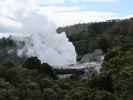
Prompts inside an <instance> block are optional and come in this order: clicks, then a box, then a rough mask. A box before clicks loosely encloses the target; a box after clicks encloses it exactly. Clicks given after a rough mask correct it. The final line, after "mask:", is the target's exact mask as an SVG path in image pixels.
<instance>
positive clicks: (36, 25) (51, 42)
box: [18, 14, 76, 65]
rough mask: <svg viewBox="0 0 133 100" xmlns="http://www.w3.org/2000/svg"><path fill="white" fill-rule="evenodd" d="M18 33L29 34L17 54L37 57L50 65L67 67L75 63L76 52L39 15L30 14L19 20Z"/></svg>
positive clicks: (49, 22) (46, 20) (64, 38)
mask: <svg viewBox="0 0 133 100" xmlns="http://www.w3.org/2000/svg"><path fill="white" fill-rule="evenodd" d="M21 21H22V28H21V30H20V31H19V32H20V33H24V34H26V35H27V34H29V37H28V38H27V39H24V40H25V46H24V48H23V49H21V50H18V53H19V54H23V53H25V54H26V55H28V56H37V57H38V58H39V59H40V60H41V61H42V62H47V63H48V64H50V65H69V64H75V63H76V52H75V48H74V46H73V44H72V43H71V42H69V40H68V39H67V37H66V34H65V33H61V34H58V33H56V25H55V24H54V23H53V22H51V21H49V20H48V18H46V17H44V16H41V15H39V14H31V15H29V16H26V17H25V18H23V19H21Z"/></svg>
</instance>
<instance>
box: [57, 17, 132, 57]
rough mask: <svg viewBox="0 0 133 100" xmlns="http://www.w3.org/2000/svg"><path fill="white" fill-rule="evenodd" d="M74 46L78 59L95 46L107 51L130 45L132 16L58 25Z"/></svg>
mask: <svg viewBox="0 0 133 100" xmlns="http://www.w3.org/2000/svg"><path fill="white" fill-rule="evenodd" d="M57 32H59V33H60V32H66V34H67V36H68V38H69V40H70V41H72V42H73V44H74V46H75V47H76V51H77V53H78V57H79V59H80V58H81V57H82V56H83V55H85V54H86V53H88V52H92V51H94V50H95V49H97V48H100V49H102V50H103V51H104V52H107V50H108V49H110V48H113V47H115V46H125V45H127V46H132V42H133V18H130V19H125V20H108V21H105V22H95V23H88V24H76V25H73V26H67V27H60V28H58V29H57Z"/></svg>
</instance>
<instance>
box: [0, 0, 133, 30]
mask: <svg viewBox="0 0 133 100" xmlns="http://www.w3.org/2000/svg"><path fill="white" fill-rule="evenodd" d="M132 4H133V0H0V32H14V31H16V30H19V29H20V28H21V27H22V26H23V21H24V18H25V17H27V16H29V15H30V16H31V14H39V15H41V16H44V17H47V18H48V19H50V20H52V21H53V22H55V24H56V25H57V26H66V25H72V24H77V23H87V22H95V21H104V20H109V19H115V18H125V17H131V16H132V15H133V6H132ZM29 19H30V18H29ZM36 24H39V23H37V21H36ZM38 26H39V25H38Z"/></svg>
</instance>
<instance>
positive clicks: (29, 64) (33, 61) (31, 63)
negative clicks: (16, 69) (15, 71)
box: [23, 57, 41, 69]
mask: <svg viewBox="0 0 133 100" xmlns="http://www.w3.org/2000/svg"><path fill="white" fill-rule="evenodd" d="M40 65H41V61H40V60H39V59H38V58H37V57H30V58H28V59H27V60H26V61H25V62H24V64H23V67H25V68H28V69H39V67H40Z"/></svg>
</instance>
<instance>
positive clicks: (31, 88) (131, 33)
mask: <svg viewBox="0 0 133 100" xmlns="http://www.w3.org/2000/svg"><path fill="white" fill-rule="evenodd" d="M57 31H58V32H62V31H66V33H67V36H68V37H69V39H70V41H72V42H73V44H74V45H75V47H76V51H77V53H78V57H79V59H80V58H81V57H82V56H83V55H84V54H86V53H88V52H92V51H93V50H95V49H97V48H100V49H102V50H103V51H104V54H105V59H104V62H103V65H102V68H101V70H100V72H97V71H96V70H91V71H90V72H89V74H88V76H87V78H86V79H84V78H81V77H79V76H78V75H77V74H73V75H72V76H71V77H69V78H62V79H61V78H59V77H58V76H57V73H56V71H55V70H54V68H53V67H52V66H50V65H48V64H46V63H41V61H40V60H39V59H38V58H37V57H30V58H28V57H25V56H23V57H19V56H17V54H16V50H17V48H19V46H18V44H16V42H14V41H13V40H11V39H10V38H7V39H6V38H2V39H0V100H133V45H132V43H133V42H132V39H133V19H132V18H131V19H126V20H111V21H106V22H97V23H88V24H78V25H74V26H69V27H65V28H59V29H58V30H57ZM20 44H21V45H23V43H20Z"/></svg>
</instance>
